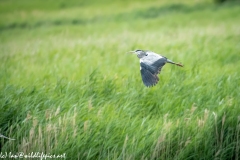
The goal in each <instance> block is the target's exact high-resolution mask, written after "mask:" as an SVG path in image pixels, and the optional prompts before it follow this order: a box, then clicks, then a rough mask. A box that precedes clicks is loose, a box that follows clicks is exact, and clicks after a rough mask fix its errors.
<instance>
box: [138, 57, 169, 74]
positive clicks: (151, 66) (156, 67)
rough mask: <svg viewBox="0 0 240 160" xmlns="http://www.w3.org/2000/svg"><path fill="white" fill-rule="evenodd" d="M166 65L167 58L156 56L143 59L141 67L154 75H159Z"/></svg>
mask: <svg viewBox="0 0 240 160" xmlns="http://www.w3.org/2000/svg"><path fill="white" fill-rule="evenodd" d="M165 64H166V58H165V57H161V56H158V55H157V56H156V55H148V56H146V57H144V58H142V59H141V63H140V65H141V67H142V66H143V65H144V66H145V68H146V69H147V70H149V71H150V72H151V73H152V74H159V73H160V71H161V69H162V67H163V66H164V65H165Z"/></svg>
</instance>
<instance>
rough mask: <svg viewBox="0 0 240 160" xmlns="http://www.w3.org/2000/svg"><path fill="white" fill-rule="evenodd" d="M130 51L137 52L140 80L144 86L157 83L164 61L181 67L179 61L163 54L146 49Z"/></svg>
mask: <svg viewBox="0 0 240 160" xmlns="http://www.w3.org/2000/svg"><path fill="white" fill-rule="evenodd" d="M130 52H131V53H134V54H137V57H138V58H139V59H140V73H141V76H142V81H143V83H144V85H145V86H147V87H151V86H154V85H156V84H157V83H158V81H159V78H158V76H157V75H158V74H159V73H160V72H161V69H162V67H163V66H164V65H165V64H166V63H171V64H175V65H177V66H180V67H183V65H181V64H180V63H175V62H173V61H171V60H169V59H167V58H166V57H164V56H161V55H159V54H156V53H154V52H152V51H148V50H135V51H130Z"/></svg>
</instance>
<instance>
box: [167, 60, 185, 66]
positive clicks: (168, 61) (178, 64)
mask: <svg viewBox="0 0 240 160" xmlns="http://www.w3.org/2000/svg"><path fill="white" fill-rule="evenodd" d="M167 63H171V64H175V65H177V66H179V67H183V65H182V64H181V63H175V62H173V61H171V60H169V59H167Z"/></svg>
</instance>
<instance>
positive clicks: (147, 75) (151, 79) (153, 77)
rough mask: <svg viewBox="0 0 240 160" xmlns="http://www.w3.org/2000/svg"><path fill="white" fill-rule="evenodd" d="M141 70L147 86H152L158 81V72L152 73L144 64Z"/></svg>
mask: <svg viewBox="0 0 240 160" xmlns="http://www.w3.org/2000/svg"><path fill="white" fill-rule="evenodd" d="M140 72H141V76H142V81H143V83H144V85H145V86H147V87H151V86H153V85H155V84H157V83H158V81H159V78H158V76H157V74H152V73H151V71H150V70H148V69H147V68H146V67H145V66H144V65H141V68H140Z"/></svg>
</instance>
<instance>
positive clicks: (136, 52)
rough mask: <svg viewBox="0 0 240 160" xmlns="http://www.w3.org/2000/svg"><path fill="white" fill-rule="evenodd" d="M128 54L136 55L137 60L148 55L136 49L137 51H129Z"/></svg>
mask: <svg viewBox="0 0 240 160" xmlns="http://www.w3.org/2000/svg"><path fill="white" fill-rule="evenodd" d="M129 53H133V54H136V55H137V57H138V58H139V59H140V58H143V57H144V56H147V55H148V54H147V52H146V51H144V50H140V49H137V50H135V51H129Z"/></svg>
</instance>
